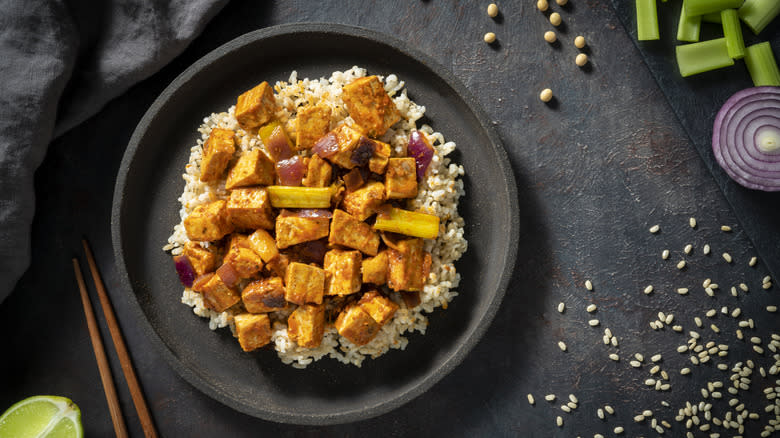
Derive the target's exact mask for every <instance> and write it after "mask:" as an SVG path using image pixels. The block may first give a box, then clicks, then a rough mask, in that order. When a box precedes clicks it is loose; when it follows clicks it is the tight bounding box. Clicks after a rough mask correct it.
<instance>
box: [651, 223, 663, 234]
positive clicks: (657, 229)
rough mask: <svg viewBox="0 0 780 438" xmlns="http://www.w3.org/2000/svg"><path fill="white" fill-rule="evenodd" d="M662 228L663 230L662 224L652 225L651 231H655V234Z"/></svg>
mask: <svg viewBox="0 0 780 438" xmlns="http://www.w3.org/2000/svg"><path fill="white" fill-rule="evenodd" d="M660 230H661V226H660V225H653V226H652V227H650V232H651V233H653V234H655V233H657V232H659V231H660Z"/></svg>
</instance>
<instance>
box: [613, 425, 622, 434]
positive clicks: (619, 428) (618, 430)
mask: <svg viewBox="0 0 780 438" xmlns="http://www.w3.org/2000/svg"><path fill="white" fill-rule="evenodd" d="M614 432H615V433H616V434H617V435H620V434H621V433H623V427H622V426H618V427H616V428H615V429H614Z"/></svg>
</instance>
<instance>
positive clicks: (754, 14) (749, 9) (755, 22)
mask: <svg viewBox="0 0 780 438" xmlns="http://www.w3.org/2000/svg"><path fill="white" fill-rule="evenodd" d="M778 14H780V1H778V0H745V4H743V5H742V7H741V8H739V18H741V19H742V21H744V22H745V24H747V26H748V27H749V28H750V30H752V31H753V33H755V34H756V35H758V34H759V33H761V31H762V30H764V28H765V27H766V26H767V25H768V24H769V23H771V22H772V20H774V19H775V17H777V15H778Z"/></svg>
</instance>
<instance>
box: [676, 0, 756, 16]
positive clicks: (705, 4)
mask: <svg viewBox="0 0 780 438" xmlns="http://www.w3.org/2000/svg"><path fill="white" fill-rule="evenodd" d="M743 1H745V0H684V1H683V6H685V11H686V12H688V15H704V14H709V13H710V12H720V11H722V10H724V9H737V8H739V7H740V6H742V2H743Z"/></svg>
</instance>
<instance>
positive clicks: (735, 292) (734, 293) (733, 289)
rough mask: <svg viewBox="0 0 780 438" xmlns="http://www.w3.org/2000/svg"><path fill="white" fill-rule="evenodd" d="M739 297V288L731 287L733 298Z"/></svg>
mask: <svg viewBox="0 0 780 438" xmlns="http://www.w3.org/2000/svg"><path fill="white" fill-rule="evenodd" d="M737 295H738V294H737V288H736V287H734V286H731V296H734V297H736V296H737Z"/></svg>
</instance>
